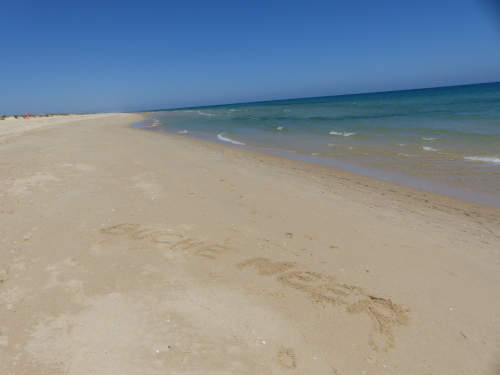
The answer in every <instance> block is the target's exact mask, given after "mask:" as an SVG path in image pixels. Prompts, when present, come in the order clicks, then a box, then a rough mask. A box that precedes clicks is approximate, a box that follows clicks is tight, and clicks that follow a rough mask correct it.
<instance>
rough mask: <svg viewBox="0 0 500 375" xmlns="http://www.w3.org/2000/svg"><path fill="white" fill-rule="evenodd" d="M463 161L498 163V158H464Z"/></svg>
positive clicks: (499, 159) (499, 158) (499, 161)
mask: <svg viewBox="0 0 500 375" xmlns="http://www.w3.org/2000/svg"><path fill="white" fill-rule="evenodd" d="M464 159H466V160H472V161H485V162H487V163H500V157H488V156H466V157H464Z"/></svg>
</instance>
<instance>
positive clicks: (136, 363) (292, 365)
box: [0, 114, 500, 375]
mask: <svg viewBox="0 0 500 375" xmlns="http://www.w3.org/2000/svg"><path fill="white" fill-rule="evenodd" d="M145 117H146V115H144V114H98V115H80V116H77V115H73V116H64V117H59V116H58V117H48V118H31V119H7V120H2V121H0V154H1V161H0V183H1V188H0V217H1V220H0V233H1V241H0V246H1V249H0V358H1V361H0V373H2V374H18V375H23V374H113V375H115V374H124V375H125V374H165V373H169V374H174V373H188V374H336V375H343V374H363V373H366V374H386V373H394V374H419V375H420V374H492V375H493V374H498V372H499V369H500V317H499V314H498V312H499V301H500V272H499V271H500V210H499V209H495V208H489V207H484V206H479V205H475V204H471V203H467V202H463V201H459V200H454V199H451V198H448V197H444V196H438V195H434V194H432V193H428V192H423V191H418V190H414V189H410V188H406V187H401V186H397V185H393V184H389V183H385V182H381V181H376V180H372V179H369V178H365V177H362V176H358V175H355V174H352V173H349V172H345V171H340V170H336V169H333V168H329V167H325V166H320V165H312V164H307V163H302V162H299V161H295V160H289V159H285V158H280V157H277V156H272V155H266V154H263V153H258V152H252V151H247V150H243V149H237V148H231V147H224V146H221V145H218V144H213V143H207V142H203V141H199V140H195V139H190V138H186V137H181V136H176V135H167V134H160V133H158V132H151V131H145V130H137V129H132V128H130V125H132V124H133V123H136V122H138V121H141V120H142V119H144V118H145Z"/></svg>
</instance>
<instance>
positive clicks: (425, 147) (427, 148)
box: [422, 146, 437, 151]
mask: <svg viewBox="0 0 500 375" xmlns="http://www.w3.org/2000/svg"><path fill="white" fill-rule="evenodd" d="M422 148H423V149H424V150H425V151H437V150H436V149H435V148H432V147H427V146H424V147H422Z"/></svg>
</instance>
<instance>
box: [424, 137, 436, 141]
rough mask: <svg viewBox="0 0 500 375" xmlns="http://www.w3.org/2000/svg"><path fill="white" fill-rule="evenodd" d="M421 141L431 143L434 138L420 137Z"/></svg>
mask: <svg viewBox="0 0 500 375" xmlns="http://www.w3.org/2000/svg"><path fill="white" fill-rule="evenodd" d="M422 139H423V140H424V141H433V140H434V139H436V138H427V137H422Z"/></svg>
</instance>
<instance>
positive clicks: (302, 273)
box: [236, 257, 409, 351]
mask: <svg viewBox="0 0 500 375" xmlns="http://www.w3.org/2000/svg"><path fill="white" fill-rule="evenodd" d="M236 267H237V268H239V269H243V268H245V267H254V268H256V269H257V273H258V275H259V276H274V275H276V280H277V281H279V282H280V283H281V284H282V285H283V286H285V287H289V288H292V289H295V290H298V291H300V292H303V293H304V294H305V295H306V296H307V298H308V299H310V300H311V301H312V303H313V305H316V304H331V305H332V306H345V310H346V312H347V313H349V314H366V315H367V316H368V317H369V318H370V320H371V322H372V329H371V331H370V333H369V336H368V343H369V344H370V346H371V347H372V348H373V349H374V350H377V351H387V350H388V349H390V348H393V347H394V333H393V328H394V327H396V326H402V325H407V324H408V322H409V317H408V314H407V313H408V311H407V310H405V309H404V308H402V307H401V306H399V305H396V304H395V303H393V302H392V301H391V300H387V299H385V298H379V297H374V296H371V295H369V294H368V293H366V292H365V291H364V290H363V289H362V288H360V287H357V286H350V285H346V284H341V283H339V282H338V281H337V280H336V279H335V278H334V277H333V276H328V275H323V274H321V273H317V272H311V271H307V270H300V269H298V268H300V267H301V266H300V265H298V264H296V263H291V262H273V261H271V260H270V259H267V258H263V257H257V258H252V259H249V260H247V261H245V262H242V263H239V264H237V265H236Z"/></svg>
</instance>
